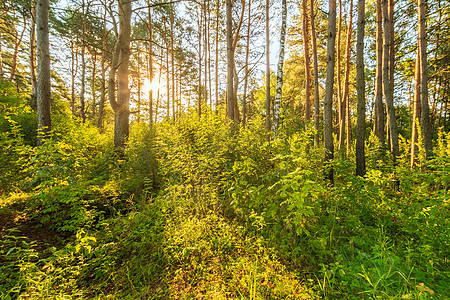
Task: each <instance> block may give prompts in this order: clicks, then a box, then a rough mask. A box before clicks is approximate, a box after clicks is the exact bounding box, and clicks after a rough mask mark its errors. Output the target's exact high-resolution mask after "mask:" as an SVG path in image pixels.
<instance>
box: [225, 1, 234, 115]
mask: <svg viewBox="0 0 450 300" xmlns="http://www.w3.org/2000/svg"><path fill="white" fill-rule="evenodd" d="M232 5H233V4H232V1H231V0H226V15H227V20H226V23H227V24H226V25H227V118H228V119H229V120H233V121H234V119H235V117H234V105H233V104H234V101H233V97H234V87H233V85H234V53H233V19H232V18H233V16H232V9H233V7H232Z"/></svg>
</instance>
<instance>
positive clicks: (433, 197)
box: [0, 113, 450, 299]
mask: <svg viewBox="0 0 450 300" xmlns="http://www.w3.org/2000/svg"><path fill="white" fill-rule="evenodd" d="M12 120H13V119H12V118H11V119H10V121H9V122H10V124H11V126H10V127H9V128H10V129H9V131H8V133H4V134H3V135H2V136H0V142H1V143H2V147H3V146H5V147H7V149H8V151H9V152H8V153H10V154H11V155H13V157H14V159H5V160H3V161H2V167H4V168H6V169H8V170H13V172H12V173H11V172H6V173H3V174H2V177H1V179H2V182H1V184H2V186H3V188H4V191H5V192H4V193H3V196H2V198H1V202H0V217H1V218H0V219H2V218H4V219H5V220H6V218H8V221H2V222H1V223H0V225H1V228H0V230H1V232H0V234H1V239H0V283H1V284H0V298H1V299H49V298H55V299H448V298H449V297H450V292H449V289H448V282H449V266H448V256H449V252H448V249H450V245H449V221H448V220H449V203H448V202H449V193H448V187H449V186H450V175H449V174H450V142H449V140H450V136H449V134H447V133H443V132H442V133H441V134H440V138H439V139H438V141H437V144H436V148H435V151H434V153H435V155H434V158H433V159H432V160H431V161H429V162H424V161H421V162H420V164H419V168H416V169H414V170H411V169H410V168H409V167H405V166H408V163H407V161H406V159H407V155H405V156H404V157H403V158H402V159H403V160H404V161H400V162H399V163H398V165H397V166H394V165H393V164H392V162H390V160H389V156H388V154H387V153H386V152H385V151H384V150H383V149H380V148H379V147H378V146H377V145H378V144H377V142H376V140H375V139H374V138H373V137H371V138H370V139H369V140H368V142H367V147H366V148H367V149H370V150H369V151H368V154H367V157H368V162H367V165H368V173H367V176H366V177H365V178H361V177H357V176H355V175H353V173H354V168H355V162H354V161H353V160H352V159H349V158H346V157H344V156H343V155H340V156H338V157H337V158H335V159H334V161H333V168H334V172H335V179H336V180H335V184H334V185H330V184H329V183H328V182H327V181H325V180H324V175H323V174H324V170H323V167H322V157H323V154H324V150H323V148H322V147H316V146H314V145H313V140H312V137H313V134H314V132H313V130H312V129H310V128H309V127H306V128H305V129H304V130H302V131H301V132H288V131H286V132H283V131H281V132H280V133H279V135H278V136H276V137H274V139H273V140H272V141H271V142H267V139H266V133H265V131H264V128H263V127H262V126H261V125H260V124H262V123H263V122H262V120H258V119H256V120H254V121H253V122H251V123H250V124H248V126H246V127H245V128H240V129H239V130H238V131H236V130H235V129H233V128H230V126H229V125H227V123H226V122H225V120H224V117H223V116H222V115H221V114H218V115H216V114H214V113H210V114H206V115H205V116H203V117H202V118H201V119H200V118H198V115H195V114H192V115H190V116H183V117H181V118H180V119H179V120H177V122H172V121H170V122H163V123H160V124H157V125H156V128H155V131H153V132H150V131H149V130H148V128H147V127H146V126H145V124H135V125H134V127H133V128H132V131H131V132H132V135H131V136H130V139H129V145H128V147H127V150H126V152H125V155H124V157H121V158H119V157H118V156H116V154H115V152H114V149H113V146H112V145H111V143H110V142H109V141H110V140H111V135H110V134H109V133H106V134H100V133H99V132H98V131H97V130H96V129H93V128H92V127H90V126H89V125H86V126H85V127H81V129H80V127H79V125H77V126H74V125H70V124H69V125H66V126H65V127H64V128H62V127H60V128H59V129H57V130H56V131H55V132H54V134H53V137H52V138H51V139H48V140H47V141H46V143H45V144H44V145H43V146H41V147H39V148H35V147H32V146H30V145H29V144H28V143H27V142H26V141H25V140H24V136H23V134H21V129H20V124H19V123H17V122H14V121H12ZM76 128H78V129H76ZM63 132H64V133H65V134H62V133H63ZM406 145H407V143H406V142H404V149H403V151H404V152H407V151H408V149H407V147H406ZM5 157H6V156H5ZM31 228H34V229H36V228H37V229H38V231H39V234H40V235H38V234H37V233H36V232H35V231H32V230H29V229H31ZM42 235H47V236H50V237H57V239H51V238H48V239H47V240H46V242H44V239H43V238H42Z"/></svg>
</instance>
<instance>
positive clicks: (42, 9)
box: [36, 0, 52, 145]
mask: <svg viewBox="0 0 450 300" xmlns="http://www.w3.org/2000/svg"><path fill="white" fill-rule="evenodd" d="M49 9H50V3H49V0H37V3H36V48H37V60H38V74H39V77H38V80H37V119H38V138H37V143H38V145H42V144H43V142H44V140H45V138H46V137H47V135H48V134H49V133H50V131H51V129H52V122H51V115H50V103H51V98H50V97H51V90H50V89H51V85H50V43H49V28H48V15H49Z"/></svg>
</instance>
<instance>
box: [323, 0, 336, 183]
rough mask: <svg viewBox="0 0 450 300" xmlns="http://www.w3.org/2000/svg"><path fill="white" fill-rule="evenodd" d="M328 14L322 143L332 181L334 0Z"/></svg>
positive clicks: (327, 173) (328, 175)
mask: <svg viewBox="0 0 450 300" xmlns="http://www.w3.org/2000/svg"><path fill="white" fill-rule="evenodd" d="M328 5H329V15H328V40H327V77H326V81H325V103H324V115H323V117H324V144H325V164H326V171H325V172H326V178H327V179H328V180H329V181H330V182H331V183H333V168H332V166H331V161H332V159H333V157H334V145H333V135H332V131H333V124H332V121H333V120H332V118H333V116H332V108H333V87H334V65H335V53H336V48H335V46H336V0H329V1H328Z"/></svg>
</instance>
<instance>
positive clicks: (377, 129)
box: [374, 0, 386, 148]
mask: <svg viewBox="0 0 450 300" xmlns="http://www.w3.org/2000/svg"><path fill="white" fill-rule="evenodd" d="M376 52H377V58H376V75H375V76H376V79H375V80H376V83H375V114H374V134H375V136H376V137H377V138H378V142H379V143H380V145H381V147H382V148H384V147H385V143H386V141H385V133H384V125H385V120H384V119H385V118H384V105H383V18H382V12H381V0H377V32H376Z"/></svg>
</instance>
